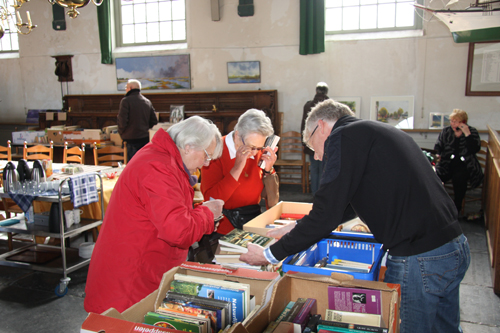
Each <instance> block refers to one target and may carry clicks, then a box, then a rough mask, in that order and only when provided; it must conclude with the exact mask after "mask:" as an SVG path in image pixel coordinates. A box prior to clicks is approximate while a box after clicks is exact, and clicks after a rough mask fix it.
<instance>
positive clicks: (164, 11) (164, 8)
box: [160, 2, 172, 21]
mask: <svg viewBox="0 0 500 333" xmlns="http://www.w3.org/2000/svg"><path fill="white" fill-rule="evenodd" d="M171 17H172V6H171V5H170V2H160V21H167V20H170V19H171Z"/></svg>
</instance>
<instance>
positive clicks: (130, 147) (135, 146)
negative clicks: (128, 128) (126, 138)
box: [127, 142, 147, 163]
mask: <svg viewBox="0 0 500 333" xmlns="http://www.w3.org/2000/svg"><path fill="white" fill-rule="evenodd" d="M145 145H147V142H146V143H144V142H138V143H130V142H127V163H128V162H130V160H131V159H132V157H134V155H135V153H137V152H138V151H139V150H140V149H141V148H142V147H144V146H145Z"/></svg>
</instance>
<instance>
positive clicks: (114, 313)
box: [89, 308, 125, 320]
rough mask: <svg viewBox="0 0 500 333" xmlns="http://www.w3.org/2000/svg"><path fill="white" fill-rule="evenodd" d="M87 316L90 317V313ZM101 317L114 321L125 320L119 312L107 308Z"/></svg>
mask: <svg viewBox="0 0 500 333" xmlns="http://www.w3.org/2000/svg"><path fill="white" fill-rule="evenodd" d="M89 315H90V313H89ZM101 315H103V316H106V317H112V318H116V319H123V320H125V318H124V317H123V316H122V314H121V313H120V312H118V310H117V309H115V308H109V309H107V310H106V311H104V312H103V313H101Z"/></svg>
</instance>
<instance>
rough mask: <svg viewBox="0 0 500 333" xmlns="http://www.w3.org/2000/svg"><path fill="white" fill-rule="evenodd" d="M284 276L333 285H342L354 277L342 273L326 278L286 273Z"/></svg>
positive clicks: (325, 276) (309, 274) (307, 274)
mask: <svg viewBox="0 0 500 333" xmlns="http://www.w3.org/2000/svg"><path fill="white" fill-rule="evenodd" d="M286 275H288V276H290V277H292V278H295V279H302V280H310V281H319V282H326V283H333V284H336V285H342V284H344V283H346V282H350V281H352V280H354V277H353V276H352V275H349V274H343V273H332V274H331V276H327V275H318V274H311V273H302V272H289V273H286ZM356 281H359V280H356Z"/></svg>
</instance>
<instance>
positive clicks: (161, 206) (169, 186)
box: [84, 116, 223, 313]
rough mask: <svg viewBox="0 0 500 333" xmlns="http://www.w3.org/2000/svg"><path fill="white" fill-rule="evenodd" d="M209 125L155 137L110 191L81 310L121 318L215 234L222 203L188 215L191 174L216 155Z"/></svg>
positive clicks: (184, 124)
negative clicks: (193, 248) (204, 239)
mask: <svg viewBox="0 0 500 333" xmlns="http://www.w3.org/2000/svg"><path fill="white" fill-rule="evenodd" d="M221 152H222V141H221V135H220V132H219V130H218V129H217V127H216V126H215V125H214V124H212V123H211V122H210V121H209V120H206V119H203V118H201V117H198V116H193V117H190V118H188V119H186V120H184V121H181V122H179V123H177V124H175V125H173V126H171V127H170V128H169V129H168V130H167V132H165V131H164V130H163V129H160V130H158V132H156V134H155V136H154V137H153V139H152V141H151V142H150V143H148V144H147V145H146V146H145V147H144V148H143V149H141V150H140V151H139V152H137V154H136V157H135V158H134V159H132V160H131V161H130V163H129V164H127V167H126V168H125V169H124V170H123V171H122V173H121V175H120V177H119V178H118V182H117V183H116V185H115V188H114V190H113V194H112V195H111V199H110V202H109V205H108V207H107V210H106V215H105V217H104V222H103V224H102V227H101V230H100V234H99V240H98V241H97V243H96V245H95V248H94V251H93V253H92V259H91V261H90V267H89V272H88V277H87V284H86V288H85V293H86V297H85V300H84V307H85V310H86V311H88V312H95V313H101V312H103V311H105V310H107V309H109V308H110V307H113V308H115V309H117V310H118V311H120V312H122V311H124V310H125V309H127V308H129V307H130V306H131V305H133V304H135V303H137V302H138V301H140V300H141V299H143V298H144V297H145V296H147V295H149V294H150V293H151V292H153V291H154V290H156V289H157V288H158V285H159V284H160V281H161V278H162V276H163V274H164V273H165V272H167V271H168V270H170V269H171V268H172V267H175V266H178V265H180V264H181V263H182V262H184V261H185V260H186V258H187V254H188V250H189V247H190V246H191V245H192V244H193V243H195V242H197V241H199V240H200V239H201V238H202V236H203V235H205V234H211V233H212V232H214V231H215V230H216V227H217V225H216V224H215V223H214V217H219V216H221V214H222V206H223V202H222V201H221V200H213V201H210V202H205V203H203V204H202V205H198V206H196V207H193V197H194V190H193V187H192V186H193V185H194V183H195V182H196V179H195V178H196V177H192V176H191V174H192V173H193V172H194V171H196V170H197V169H199V168H201V167H202V166H204V165H205V166H207V165H209V164H210V162H211V161H212V160H215V159H216V158H218V157H219V156H220V155H221Z"/></svg>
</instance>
